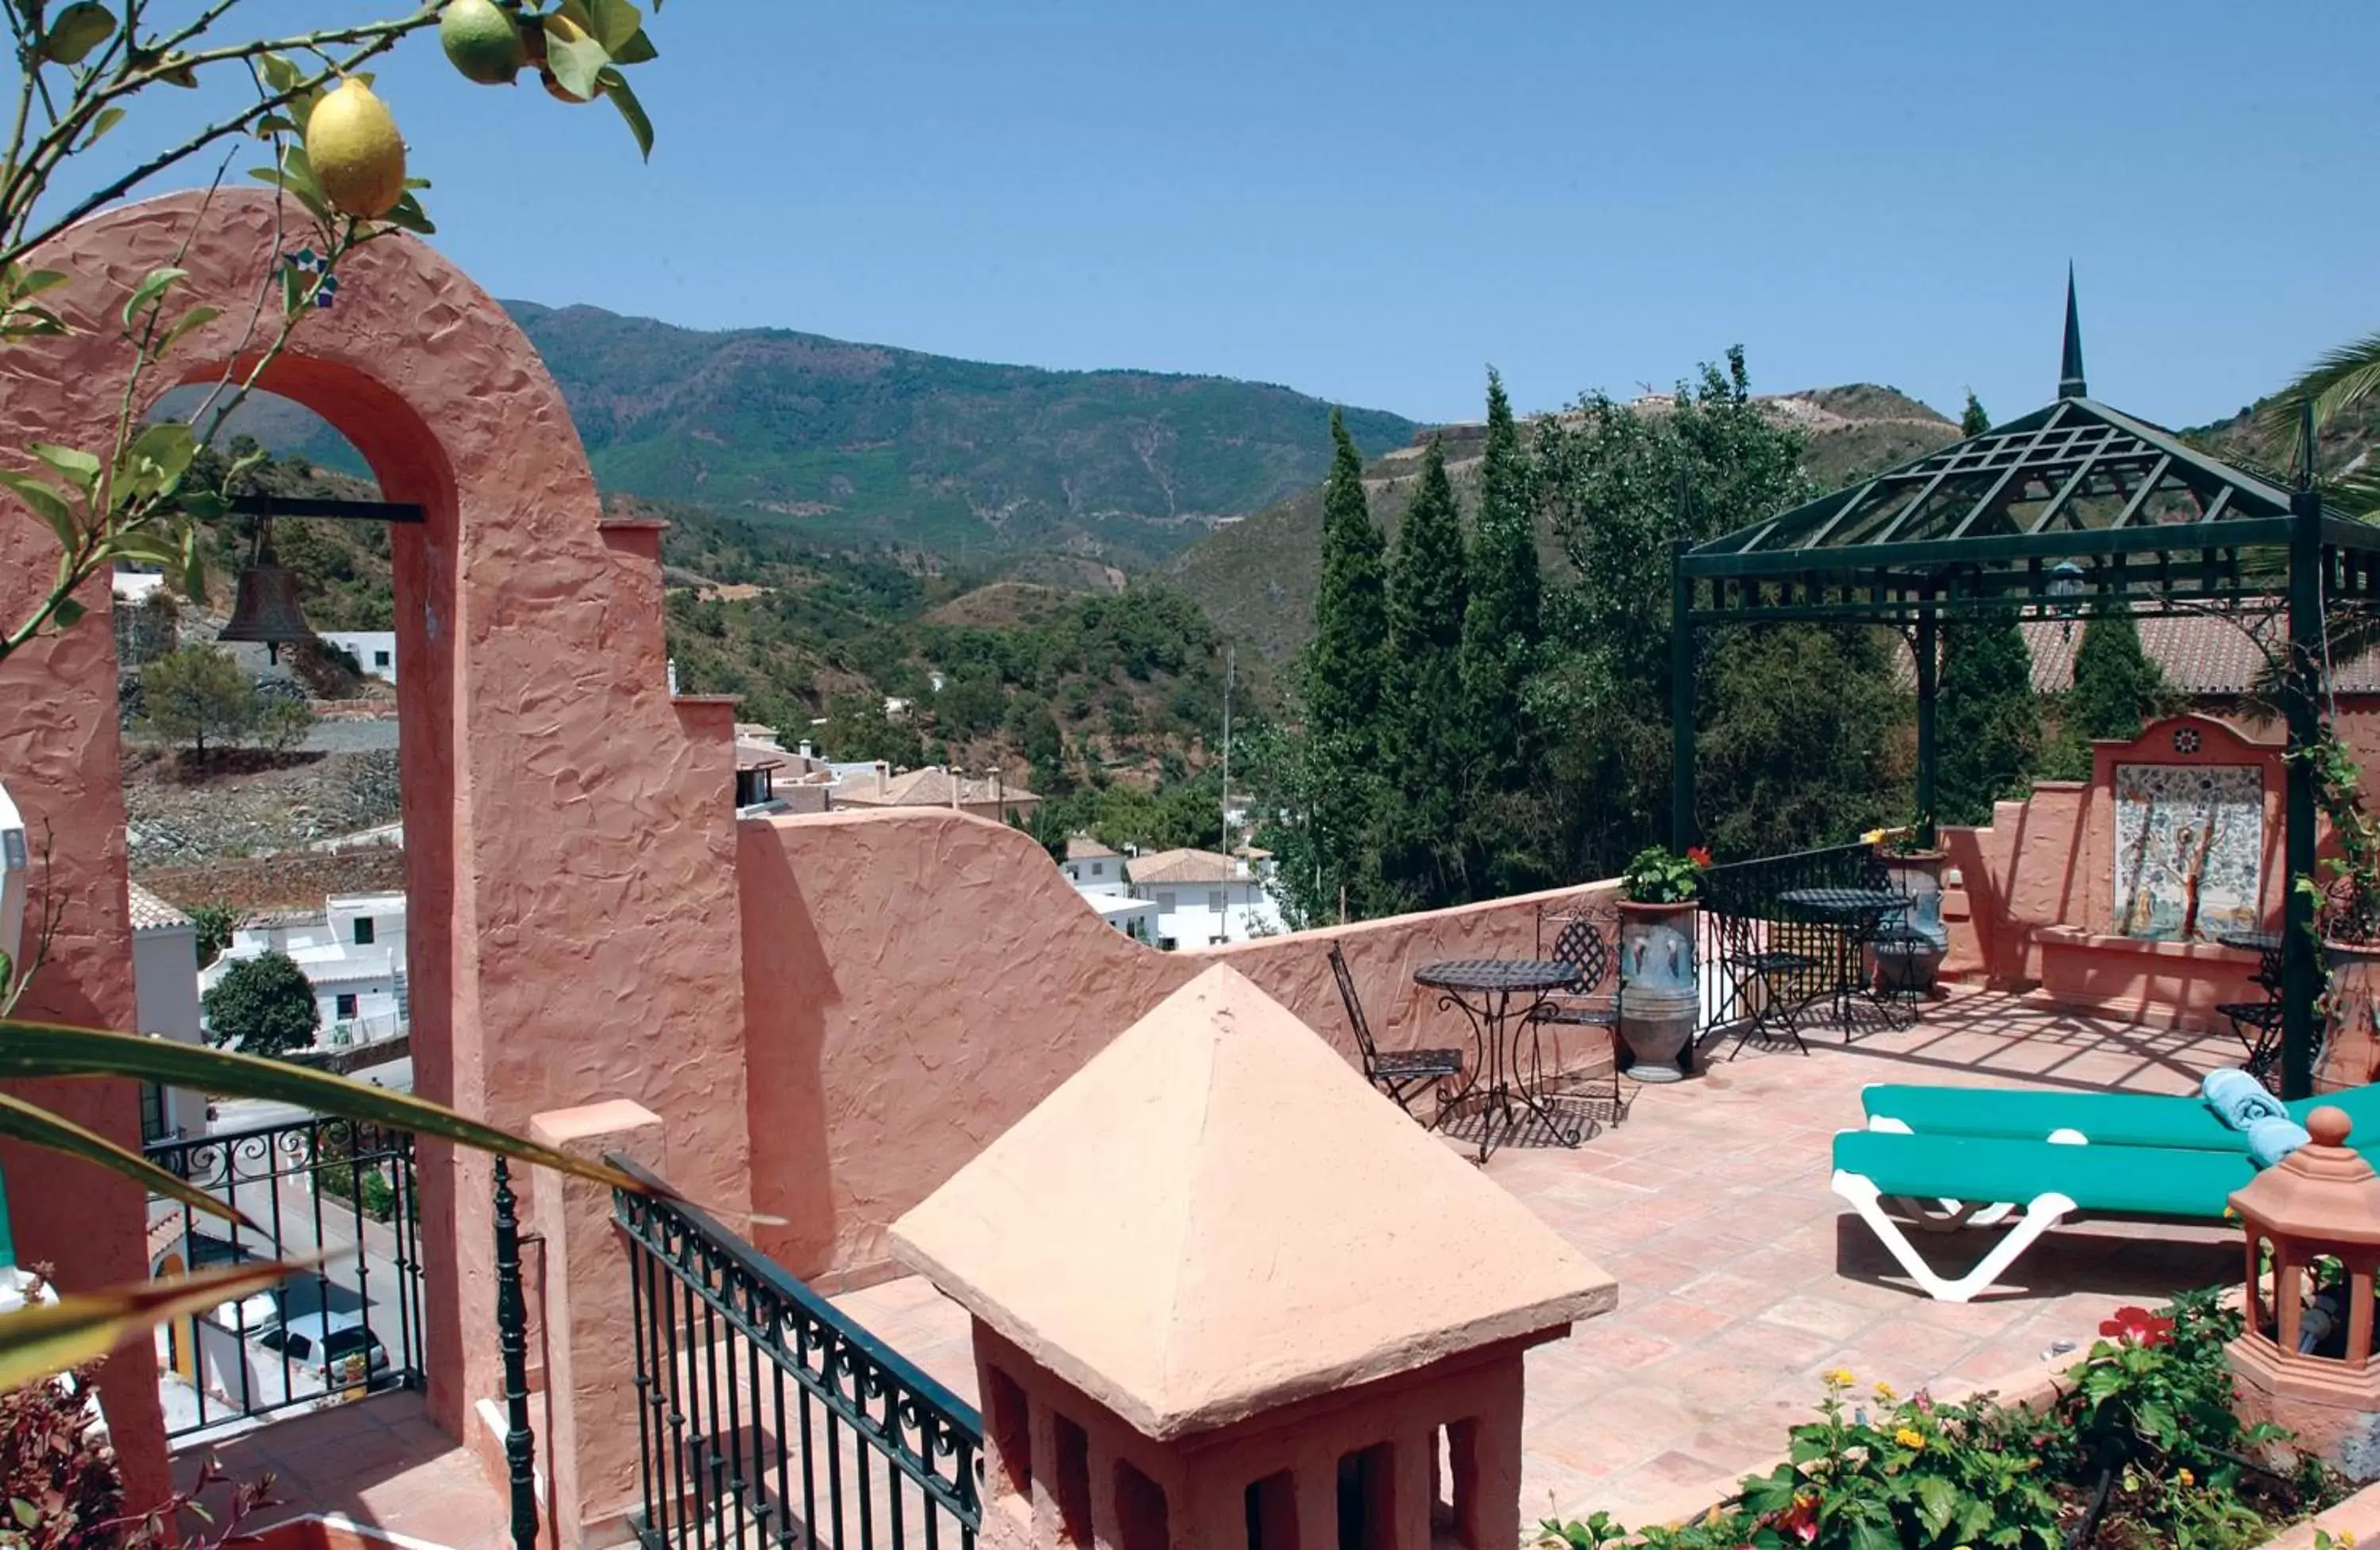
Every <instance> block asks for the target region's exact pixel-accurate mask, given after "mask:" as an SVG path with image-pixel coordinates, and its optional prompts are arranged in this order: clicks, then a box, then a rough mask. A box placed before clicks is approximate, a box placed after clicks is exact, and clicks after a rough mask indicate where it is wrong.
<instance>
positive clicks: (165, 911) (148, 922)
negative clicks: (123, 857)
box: [131, 883, 190, 931]
mask: <svg viewBox="0 0 2380 1550" xmlns="http://www.w3.org/2000/svg"><path fill="white" fill-rule="evenodd" d="M131 889H132V929H134V930H135V931H162V930H165V929H167V928H169V927H172V926H188V925H189V924H190V917H189V916H188V915H186V914H183V913H182V912H181V911H179V910H177V909H176V908H175V907H174V906H173V905H171V904H168V903H167V902H165V901H164V900H163V899H160V898H158V897H157V896H156V895H155V894H153V893H152V892H150V891H149V890H147V889H145V888H142V887H141V886H140V884H139V883H134V884H132V885H131Z"/></svg>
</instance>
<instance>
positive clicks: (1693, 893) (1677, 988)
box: [1620, 845, 1710, 1082]
mask: <svg viewBox="0 0 2380 1550" xmlns="http://www.w3.org/2000/svg"><path fill="white" fill-rule="evenodd" d="M1709 866H1710V853H1709V852H1708V851H1706V850H1704V849H1703V848H1702V847H1701V846H1699V845H1696V846H1693V847H1691V848H1689V849H1688V850H1687V852H1686V854H1683V855H1680V854H1677V853H1676V852H1674V851H1670V850H1667V849H1664V848H1663V847H1661V846H1659V845H1648V846H1646V847H1645V849H1643V850H1641V851H1639V852H1637V853H1636V856H1635V859H1634V860H1633V861H1631V862H1629V864H1628V868H1627V870H1626V871H1624V872H1622V873H1621V875H1620V891H1621V902H1620V1036H1621V1038H1622V1039H1624V1040H1626V1041H1627V1045H1628V1052H1629V1054H1630V1055H1631V1056H1632V1057H1633V1062H1632V1064H1631V1065H1630V1066H1629V1068H1628V1072H1629V1074H1630V1075H1631V1076H1633V1077H1634V1078H1635V1079H1636V1080H1637V1081H1639V1082H1677V1081H1681V1080H1682V1079H1683V1078H1684V1076H1685V1074H1686V1073H1685V1070H1684V1068H1683V1067H1682V1065H1681V1064H1680V1063H1679V1057H1680V1055H1681V1054H1682V1052H1683V1051H1684V1049H1685V1047H1686V1046H1687V1045H1688V1044H1689V1043H1691V1042H1692V1041H1693V1039H1694V1025H1695V1023H1697V1022H1698V1021H1699V1019H1700V1013H1701V1011H1702V988H1701V978H1700V975H1698V974H1697V973H1696V969H1695V963H1694V914H1695V912H1696V911H1697V910H1698V909H1699V908H1700V907H1701V897H1702V889H1703V873H1704V872H1705V871H1706V869H1708V867H1709Z"/></svg>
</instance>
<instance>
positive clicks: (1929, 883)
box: [1875, 850, 1950, 996]
mask: <svg viewBox="0 0 2380 1550" xmlns="http://www.w3.org/2000/svg"><path fill="white" fill-rule="evenodd" d="M1876 854H1877V855H1878V856H1879V857H1880V858H1881V859H1882V860H1883V862H1884V869H1885V874H1886V875H1887V876H1888V877H1889V878H1891V879H1892V886H1893V887H1894V888H1895V889H1898V890H1900V891H1901V892H1903V893H1906V894H1908V895H1909V896H1910V897H1911V898H1912V899H1913V900H1915V901H1916V902H1915V903H1914V904H1912V905H1911V906H1910V909H1909V913H1908V914H1907V915H1906V916H1904V917H1903V918H1904V920H1905V921H1906V923H1907V925H1908V926H1910V928H1911V929H1912V931H1913V933H1914V934H1915V936H1916V937H1917V938H1918V939H1917V940H1914V941H1906V942H1889V943H1886V944H1883V945H1881V946H1879V947H1877V948H1876V951H1875V958H1876V987H1877V988H1878V989H1880V990H1886V991H1898V992H1900V993H1902V994H1905V995H1918V996H1929V995H1932V994H1933V992H1934V976H1935V975H1937V973H1939V972H1940V970H1941V967H1942V960H1943V959H1945V958H1947V957H1949V955H1950V928H1949V926H1946V925H1944V924H1943V923H1942V866H1943V863H1944V862H1945V861H1947V860H1948V859H1949V857H1948V856H1947V854H1945V853H1943V852H1941V851H1912V852H1909V853H1908V854H1900V855H1896V854H1893V853H1892V852H1890V851H1884V850H1879V851H1878V852H1877V853H1876Z"/></svg>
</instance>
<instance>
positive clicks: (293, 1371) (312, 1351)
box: [145, 1119, 423, 1440]
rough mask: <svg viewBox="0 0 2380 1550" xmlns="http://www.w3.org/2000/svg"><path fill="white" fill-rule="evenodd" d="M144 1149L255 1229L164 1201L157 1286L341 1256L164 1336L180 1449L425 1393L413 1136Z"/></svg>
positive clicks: (329, 1128)
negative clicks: (227, 1268) (267, 1418)
mask: <svg viewBox="0 0 2380 1550" xmlns="http://www.w3.org/2000/svg"><path fill="white" fill-rule="evenodd" d="M145 1151H146V1153H147V1156H148V1158H149V1160H150V1161H151V1162H152V1163H155V1164H156V1165H157V1166H159V1167H160V1168H163V1169H165V1170H166V1171H167V1172H169V1173H172V1174H174V1175H176V1177H177V1178H180V1179H183V1180H185V1181H188V1182H189V1183H191V1184H194V1185H196V1186H198V1187H199V1188H200V1189H201V1190H203V1191H205V1192H206V1193H209V1194H211V1195H213V1196H214V1197H215V1198H216V1199H218V1200H221V1201H224V1202H225V1203H226V1204H229V1205H233V1206H234V1207H236V1208H237V1209H238V1210H239V1211H241V1212H242V1213H244V1214H245V1215H246V1216H247V1217H248V1219H249V1221H250V1222H252V1223H254V1224H255V1226H254V1227H253V1228H248V1227H242V1226H240V1225H239V1224H237V1223H236V1222H231V1221H226V1220H225V1219H223V1218H221V1217H214V1216H211V1215H209V1214H207V1213H205V1212H202V1211H200V1210H199V1209H198V1208H196V1207H195V1206H190V1205H183V1204H181V1203H179V1202H177V1201H171V1200H166V1199H163V1198H157V1197H152V1199H151V1200H150V1203H149V1224H150V1226H149V1268H150V1271H151V1273H152V1275H166V1274H171V1273H174V1272H176V1271H182V1270H201V1269H206V1268H208V1267H211V1266H214V1265H234V1264H240V1263H245V1262H251V1261H263V1260H273V1259H308V1258H315V1257H317V1256H320V1255H325V1254H327V1255H329V1256H331V1257H329V1258H327V1259H323V1260H322V1263H320V1264H319V1265H317V1266H316V1267H315V1268H314V1269H313V1270H312V1271H310V1272H309V1273H307V1274H304V1275H300V1276H297V1277H295V1278H291V1279H290V1280H287V1281H285V1282H284V1283H282V1284H281V1285H280V1286H278V1287H275V1288H273V1290H269V1291H263V1292H259V1293H256V1294H254V1295H252V1296H249V1297H246V1298H241V1299H237V1300H233V1301H228V1302H225V1303H224V1304H223V1305H222V1306H221V1307H219V1308H217V1309H215V1310H213V1311H212V1313H206V1314H198V1315H195V1316H193V1317H188V1318H182V1319H176V1320H175V1321H173V1322H172V1323H171V1324H169V1325H167V1326H165V1329H164V1338H163V1340H162V1342H161V1350H160V1356H159V1360H160V1362H162V1363H163V1365H164V1381H163V1384H162V1389H163V1394H164V1403H165V1433H166V1436H167V1437H168V1438H169V1439H174V1440H180V1439H186V1438H192V1437H197V1436H200V1435H201V1434H205V1433H208V1432H212V1431H213V1430H215V1429H216V1428H219V1427H221V1426H223V1425H224V1424H225V1423H228V1422H236V1421H240V1420H243V1419H246V1418H249V1417H253V1416H263V1415H271V1414H273V1413H274V1412H276V1411H283V1410H287V1409H290V1408H293V1407H296V1406H301V1405H302V1406H309V1407H311V1406H315V1405H320V1404H322V1403H323V1402H324V1401H325V1400H335V1399H342V1398H346V1399H352V1398H357V1397H359V1396H361V1395H364V1394H367V1393H371V1392H375V1391H377V1390H380V1389H383V1388H396V1387H418V1386H419V1384H420V1383H421V1381H422V1374H423V1361H422V1351H423V1342H422V1289H421V1246H420V1245H421V1238H420V1222H419V1216H420V1211H419V1202H418V1199H417V1196H416V1194H415V1188H414V1163H413V1137H412V1135H411V1134H410V1133H409V1132H405V1131H393V1130H384V1129H382V1128H380V1127H378V1126H375V1125H361V1124H356V1123H354V1122H352V1121H349V1120H325V1119H308V1120H298V1121H296V1122H294V1123H291V1124H285V1125H268V1126H261V1127H259V1128H257V1129H254V1130H246V1131H237V1132H229V1133H226V1134H223V1135H208V1136H200V1137H198V1138H196V1139H193V1140H188V1141H164V1142H157V1143H153V1144H151V1145H149V1146H148V1147H146V1148H145Z"/></svg>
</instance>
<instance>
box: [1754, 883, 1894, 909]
mask: <svg viewBox="0 0 2380 1550" xmlns="http://www.w3.org/2000/svg"><path fill="white" fill-rule="evenodd" d="M1777 902H1779V903H1780V904H1791V905H1792V906H1793V907H1794V908H1795V909H1797V910H1807V911H1809V912H1810V913H1811V914H1882V913H1884V912H1886V911H1888V910H1900V909H1906V908H1908V907H1909V906H1910V905H1911V904H1913V903H1914V902H1916V901H1915V900H1913V899H1912V898H1910V897H1909V895H1908V894H1906V893H1898V892H1895V891H1894V890H1891V889H1888V888H1794V889H1788V890H1785V891H1784V892H1782V893H1780V894H1779V895H1778V896H1777Z"/></svg>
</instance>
